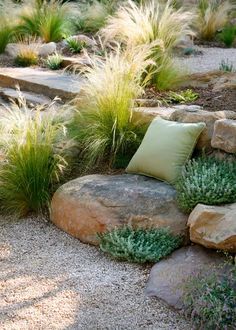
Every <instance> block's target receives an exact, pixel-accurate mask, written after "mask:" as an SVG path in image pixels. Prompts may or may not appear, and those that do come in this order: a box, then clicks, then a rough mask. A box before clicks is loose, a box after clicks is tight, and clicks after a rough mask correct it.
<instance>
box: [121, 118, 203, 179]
mask: <svg viewBox="0 0 236 330" xmlns="http://www.w3.org/2000/svg"><path fill="white" fill-rule="evenodd" d="M205 127H206V124H205V123H177V122H175V121H169V120H165V119H162V118H160V117H157V118H155V119H154V120H153V121H152V123H151V124H150V126H149V128H148V130H147V132H146V134H145V136H144V138H143V141H142V143H141V145H140V146H139V148H138V150H137V151H136V153H135V155H134V156H133V158H132V159H131V161H130V163H129V165H128V167H127V169H126V172H127V173H136V174H142V175H146V176H150V177H154V178H156V179H159V180H162V181H167V182H169V183H174V182H175V181H176V180H177V179H178V177H179V175H180V173H181V168H182V166H183V165H184V164H185V162H186V161H187V160H188V159H189V158H190V157H191V155H192V152H193V150H194V147H195V145H196V143H197V140H198V138H199V136H200V134H201V132H202V131H203V129H204V128H205Z"/></svg>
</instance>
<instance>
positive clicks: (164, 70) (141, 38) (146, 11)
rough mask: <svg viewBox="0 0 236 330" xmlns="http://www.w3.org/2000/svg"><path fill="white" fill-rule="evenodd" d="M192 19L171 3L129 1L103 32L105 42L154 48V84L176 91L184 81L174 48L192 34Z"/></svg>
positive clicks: (188, 14)
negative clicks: (174, 59) (115, 41)
mask: <svg viewBox="0 0 236 330" xmlns="http://www.w3.org/2000/svg"><path fill="white" fill-rule="evenodd" d="M192 19H193V14H192V13H191V12H188V11H185V10H183V9H178V10H176V9H175V8H174V7H173V6H172V5H171V3H170V2H169V1H168V2H167V3H166V4H162V3H161V2H160V1H155V0H151V1H147V2H142V3H141V4H140V5H137V4H135V3H134V2H132V1H129V2H128V4H124V5H123V6H120V7H119V9H118V10H117V12H116V13H115V15H114V16H112V17H110V18H109V19H108V21H107V25H106V26H105V27H104V29H102V31H101V32H102V34H103V36H104V38H105V40H106V41H113V40H117V41H119V42H121V43H123V44H124V45H125V46H126V47H127V49H129V48H130V47H133V46H137V45H147V44H148V45H151V46H152V53H151V55H150V58H151V59H152V60H153V62H154V63H155V67H153V66H150V72H151V73H152V83H153V84H155V86H156V87H157V88H158V89H160V90H163V89H170V88H173V87H175V86H176V85H177V84H178V83H179V82H180V80H181V78H182V77H183V74H184V73H183V72H182V70H180V69H179V68H178V67H177V66H176V63H175V62H174V61H173V59H172V51H173V48H174V47H175V46H176V45H177V44H178V42H179V41H180V40H181V39H182V38H184V37H185V36H186V35H188V34H191V33H192V30H191V28H190V26H191V23H192Z"/></svg>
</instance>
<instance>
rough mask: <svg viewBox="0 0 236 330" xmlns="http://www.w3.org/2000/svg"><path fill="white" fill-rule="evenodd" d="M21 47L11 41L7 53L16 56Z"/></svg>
mask: <svg viewBox="0 0 236 330" xmlns="http://www.w3.org/2000/svg"><path fill="white" fill-rule="evenodd" d="M19 50H20V47H19V45H18V44H16V43H9V44H8V45H7V46H6V49H5V53H6V54H7V55H8V56H10V57H16V56H17V55H18V53H19Z"/></svg>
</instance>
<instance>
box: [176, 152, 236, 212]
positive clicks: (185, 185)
mask: <svg viewBox="0 0 236 330" xmlns="http://www.w3.org/2000/svg"><path fill="white" fill-rule="evenodd" d="M176 190H177V201H178V204H179V206H180V208H181V209H182V210H183V211H185V212H188V213H189V212H191V211H192V210H193V208H194V207H195V206H196V205H197V204H199V203H202V204H207V205H221V204H226V203H233V202H236V162H235V161H232V162H230V161H227V160H218V159H216V158H211V157H200V158H197V159H193V160H190V161H189V162H188V163H187V164H186V165H185V167H184V168H183V171H182V175H181V177H180V178H179V180H178V182H177V184H176Z"/></svg>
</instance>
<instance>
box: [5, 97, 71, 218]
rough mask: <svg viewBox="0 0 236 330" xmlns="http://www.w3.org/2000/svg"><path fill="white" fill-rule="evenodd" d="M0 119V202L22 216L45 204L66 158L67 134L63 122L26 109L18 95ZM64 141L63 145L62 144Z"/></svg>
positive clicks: (10, 211)
mask: <svg viewBox="0 0 236 330" xmlns="http://www.w3.org/2000/svg"><path fill="white" fill-rule="evenodd" d="M18 103H19V104H20V107H18V106H17V105H16V104H15V105H12V109H9V110H8V111H7V112H6V114H5V116H3V117H1V120H0V132H1V134H0V150H1V153H2V158H3V161H1V163H0V206H1V208H2V210H3V211H5V212H7V213H10V214H16V215H17V216H23V215H25V214H27V213H28V212H30V211H36V212H38V211H42V210H43V209H44V208H45V207H47V206H48V204H49V202H50V198H51V193H52V192H53V191H54V189H55V184H56V183H57V182H58V181H59V180H60V178H61V176H62V174H63V172H64V171H65V168H66V167H67V162H66V160H65V157H64V151H65V150H66V147H67V146H68V145H66V142H67V138H66V130H65V127H64V125H63V124H62V123H60V122H57V121H55V119H53V117H52V116H50V115H44V116H42V114H40V112H39V111H36V112H32V111H30V110H28V108H27V106H26V103H25V100H24V99H22V98H19V100H18ZM63 145H64V147H63Z"/></svg>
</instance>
